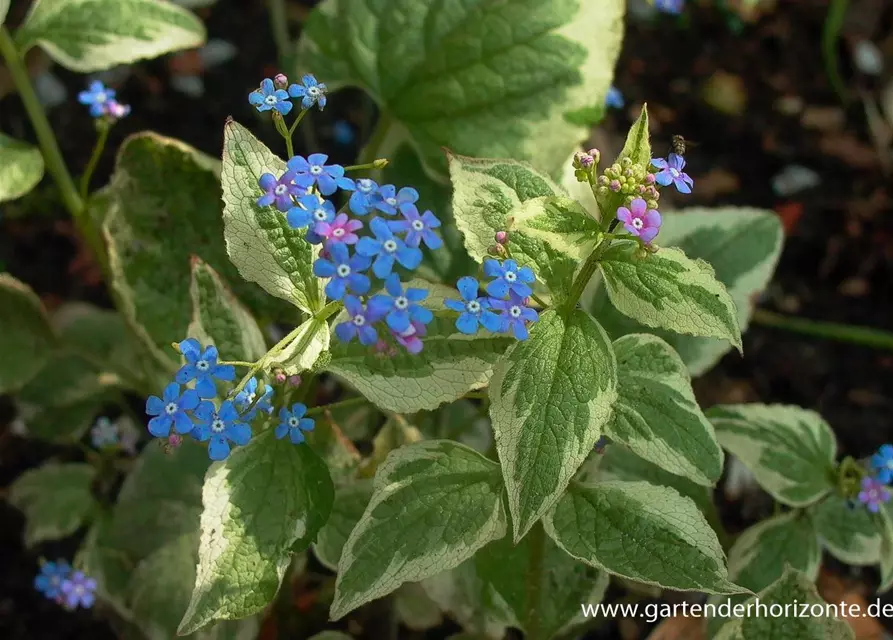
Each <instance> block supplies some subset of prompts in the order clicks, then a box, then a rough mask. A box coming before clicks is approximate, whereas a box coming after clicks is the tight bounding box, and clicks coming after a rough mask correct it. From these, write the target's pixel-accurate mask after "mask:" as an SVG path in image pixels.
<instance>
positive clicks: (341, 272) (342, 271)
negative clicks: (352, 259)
mask: <svg viewBox="0 0 893 640" xmlns="http://www.w3.org/2000/svg"><path fill="white" fill-rule="evenodd" d="M336 272H337V273H338V277H339V278H346V277H347V276H349V275H350V267H349V266H348V265H346V264H339V265H338V269H337V270H336Z"/></svg>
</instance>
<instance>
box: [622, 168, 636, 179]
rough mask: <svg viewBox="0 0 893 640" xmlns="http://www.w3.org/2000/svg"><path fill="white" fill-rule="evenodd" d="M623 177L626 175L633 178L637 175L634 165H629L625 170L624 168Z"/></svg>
mask: <svg viewBox="0 0 893 640" xmlns="http://www.w3.org/2000/svg"><path fill="white" fill-rule="evenodd" d="M623 177H624V178H633V177H635V171H633V168H632V167H627V168H626V169H624V170H623Z"/></svg>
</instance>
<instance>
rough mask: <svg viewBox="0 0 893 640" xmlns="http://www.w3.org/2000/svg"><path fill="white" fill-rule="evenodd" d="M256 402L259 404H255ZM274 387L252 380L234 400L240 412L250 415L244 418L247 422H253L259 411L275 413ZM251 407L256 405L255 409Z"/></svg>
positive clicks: (255, 379)
mask: <svg viewBox="0 0 893 640" xmlns="http://www.w3.org/2000/svg"><path fill="white" fill-rule="evenodd" d="M258 395H260V398H258ZM255 400H257V403H256V404H255ZM272 401H273V387H271V386H269V385H266V384H263V383H261V382H260V381H259V380H258V379H257V378H251V380H249V381H248V383H247V384H246V385H245V388H244V389H242V390H241V391H240V392H239V393H238V394H236V397H235V399H234V402H235V404H236V407H237V408H238V409H239V411H246V410H248V409H249V408H250V410H249V411H248V413H246V414H245V415H244V416H242V419H243V420H245V421H246V422H251V421H252V420H254V418H255V417H256V416H257V412H258V411H264V412H266V413H273V402H272ZM251 405H254V406H253V407H252V406H251Z"/></svg>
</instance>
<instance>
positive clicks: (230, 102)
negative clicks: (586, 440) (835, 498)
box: [0, 0, 893, 640]
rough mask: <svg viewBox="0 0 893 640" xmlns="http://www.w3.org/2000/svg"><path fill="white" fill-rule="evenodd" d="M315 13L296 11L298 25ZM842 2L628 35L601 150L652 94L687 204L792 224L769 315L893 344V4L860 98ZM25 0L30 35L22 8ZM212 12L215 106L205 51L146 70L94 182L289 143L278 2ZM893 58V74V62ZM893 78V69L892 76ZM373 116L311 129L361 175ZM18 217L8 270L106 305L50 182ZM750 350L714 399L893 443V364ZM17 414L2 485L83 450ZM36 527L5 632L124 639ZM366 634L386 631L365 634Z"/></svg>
mask: <svg viewBox="0 0 893 640" xmlns="http://www.w3.org/2000/svg"><path fill="white" fill-rule="evenodd" d="M312 4H313V3H312V2H306V3H297V2H292V3H291V9H292V13H291V18H292V20H293V22H294V23H295V24H293V25H292V26H293V27H294V28H295V29H297V28H298V24H299V23H300V21H301V19H302V17H303V16H304V15H306V9H307V6H309V5H312ZM690 4H694V3H693V2H692V3H690ZM700 4H701V5H709V4H711V3H709V2H702V3H700ZM827 4H828V3H827V2H822V1H806V0H799V1H794V0H791V1H786V2H779V3H777V7H776V8H775V9H774V10H772V11H770V12H768V13H767V14H766V15H764V16H763V17H761V18H759V19H758V20H757V21H756V22H755V23H754V24H745V25H743V26H740V25H739V26H740V28H737V27H736V25H731V26H730V23H729V21H728V18H727V16H725V15H724V13H723V12H722V11H720V10H717V9H715V8H714V9H711V8H709V7H706V6H700V7H697V8H696V7H691V10H690V11H689V13H688V15H687V16H685V17H683V18H680V19H678V20H677V19H674V18H669V17H662V18H661V19H660V20H657V21H654V22H632V21H630V22H628V25H627V33H626V39H625V44H624V51H623V54H622V56H621V59H620V62H619V64H618V71H617V77H616V81H615V84H616V85H617V86H618V87H619V88H620V89H621V91H622V92H623V93H624V95H625V97H626V100H627V105H629V106H628V107H627V108H625V109H623V110H621V111H616V112H612V113H611V114H610V115H609V117H608V118H607V119H606V120H605V122H604V123H603V124H602V125H601V127H600V128H599V131H598V137H597V139H598V140H599V141H600V142H605V141H606V148H610V147H613V148H614V149H615V150H616V149H619V148H620V145H621V144H622V137H623V136H624V135H625V131H626V129H627V127H628V126H629V124H630V123H631V121H632V119H633V118H634V117H635V115H636V111H637V108H636V106H635V105H638V104H641V103H642V102H643V101H645V100H646V99H647V101H648V103H649V113H650V114H651V117H652V127H653V129H652V134H653V136H654V140H655V143H654V144H655V149H656V150H658V151H659V150H660V148H659V145H660V144H662V143H661V141H662V140H665V141H666V144H667V146H669V139H670V136H671V135H673V134H682V135H684V136H685V137H686V138H688V139H690V140H692V141H694V142H695V143H697V144H696V145H693V146H690V148H689V150H688V153H687V155H686V158H687V160H688V163H689V165H688V170H689V172H690V173H691V174H692V176H693V177H694V179H695V184H696V186H697V187H698V188H696V190H695V193H694V195H693V196H691V197H690V198H689V199H688V200H686V201H685V205H686V206H689V205H697V206H701V205H704V206H718V205H747V206H754V207H761V208H767V209H774V210H775V211H777V212H778V214H779V215H780V216H781V218H782V221H783V222H784V225H785V230H786V239H785V241H786V242H785V248H784V253H783V255H782V258H781V261H780V264H779V267H778V271H777V274H776V276H775V280H774V282H773V284H772V286H771V287H770V289H769V291H768V292H767V293H766V294H765V295H764V296H763V298H762V299H761V301H760V302H759V304H760V306H761V307H762V308H765V309H768V310H774V311H780V312H782V313H792V314H796V315H799V316H802V317H806V318H812V319H817V320H825V321H834V322H843V323H851V324H856V325H863V326H870V327H877V328H883V329H888V330H890V329H893V322H891V318H893V296H891V295H890V294H891V293H893V291H891V283H893V241H891V240H893V216H891V215H890V213H891V211H890V209H891V207H890V203H891V188H890V186H891V181H890V175H889V173H888V172H887V171H886V169H887V167H886V166H885V162H884V161H882V160H881V155H880V154H879V153H878V151H877V149H876V146H875V139H874V137H873V135H872V133H871V130H870V128H869V126H868V123H867V120H866V115H865V108H864V106H863V104H862V102H861V96H876V95H877V92H878V90H879V89H880V88H881V87H882V86H883V83H881V82H880V81H879V80H878V79H875V78H872V77H870V76H866V75H864V74H862V73H860V72H859V71H858V70H857V69H856V68H855V67H854V66H853V65H852V63H851V60H852V55H851V52H852V45H853V44H854V43H855V42H857V41H859V40H861V39H867V40H872V41H874V42H876V43H877V44H878V45H879V46H881V47H882V48H883V47H884V46H887V49H886V50H887V51H890V48H889V41H890V38H889V36H888V34H889V33H891V26H893V7H889V6H887V7H886V8H884V7H883V6H882V4H881V3H879V2H876V1H875V0H864V1H863V2H856V1H854V2H852V3H851V9H850V13H849V14H848V20H847V23H846V25H845V28H844V34H843V38H842V39H841V41H840V43H839V44H838V47H837V53H838V57H839V59H840V60H841V63H842V74H843V80H844V87H845V93H844V95H845V97H846V98H847V101H846V102H845V103H844V102H842V101H841V98H840V97H839V96H838V95H837V93H835V91H834V89H833V88H832V85H831V84H830V83H829V81H828V76H827V74H826V71H825V69H824V66H823V64H822V62H821V57H820V55H821V54H820V52H821V34H822V28H823V24H824V20H825V17H826V11H827ZM13 5H14V6H13V13H12V14H11V22H12V23H13V24H15V22H16V21H17V20H18V19H20V17H21V15H22V12H21V9H22V8H23V7H21V4H19V5H16V3H13ZM201 13H202V15H203V17H204V18H205V19H206V22H207V26H208V31H209V36H210V38H214V39H217V38H219V39H222V40H225V41H228V42H230V43H232V44H233V45H235V46H236V48H237V49H238V54H237V55H236V56H235V57H234V58H232V59H231V60H229V61H227V62H225V63H223V64H221V65H219V66H214V67H211V68H208V69H204V70H203V71H202V74H201V77H202V79H203V81H204V85H205V88H206V93H205V94H204V95H203V96H202V97H200V98H190V97H187V96H186V95H184V94H182V93H180V92H178V91H176V90H175V89H174V88H173V86H172V82H171V80H172V78H173V76H174V75H176V74H177V73H179V72H181V71H182V70H183V69H184V68H189V67H190V65H192V64H194V57H193V58H190V57H189V56H188V55H187V56H178V57H176V58H170V57H169V58H167V59H164V60H158V61H153V62H149V63H145V64H140V65H138V66H136V67H134V68H133V69H132V73H131V75H130V76H129V77H128V78H127V80H126V81H125V82H124V84H123V85H122V86H120V87H119V95H120V97H121V98H122V100H123V101H125V102H128V103H130V104H132V105H133V107H134V109H133V114H132V115H131V116H130V117H129V118H127V119H126V120H124V121H123V122H122V123H121V124H119V125H118V126H116V127H115V128H114V130H113V132H112V136H111V141H110V143H109V145H108V147H107V148H106V151H105V153H104V154H103V157H102V159H101V161H100V164H99V168H98V171H97V174H96V177H95V178H94V184H96V185H99V184H103V183H104V182H105V180H106V179H107V178H108V175H109V173H110V171H111V168H112V165H113V162H114V153H115V149H116V148H117V147H118V146H119V145H120V143H121V141H122V140H123V138H124V137H125V136H127V135H128V134H130V133H133V132H136V131H141V130H144V129H150V130H154V131H157V132H159V133H162V134H164V135H168V136H171V137H174V138H179V139H182V140H184V141H185V142H187V143H189V144H191V145H193V146H195V147H197V148H198V149H200V150H202V151H204V152H206V153H208V154H211V155H215V156H217V155H219V153H220V147H221V139H222V135H221V134H222V126H223V122H224V120H225V118H226V117H227V116H230V115H232V116H233V117H234V118H236V119H237V120H239V121H241V122H243V123H245V124H246V125H249V126H252V128H253V130H255V131H256V132H258V133H259V135H260V136H261V137H262V138H263V139H265V141H266V142H268V143H269V144H271V145H272V144H275V143H276V134H275V132H274V131H273V129H272V128H271V127H263V126H261V125H260V122H259V120H258V119H257V117H256V115H255V114H254V113H253V109H252V108H251V107H250V106H249V105H248V103H247V101H246V96H247V93H248V92H249V91H250V90H251V89H252V88H253V87H254V86H255V85H256V83H257V81H258V79H259V78H262V77H266V76H271V75H273V74H274V73H275V72H276V71H277V69H276V66H275V64H274V60H275V57H276V54H275V47H274V44H273V41H272V38H271V37H270V36H269V35H268V30H267V15H266V11H265V3H263V2H259V1H258V2H242V1H238V2H237V1H235V0H220V2H219V3H218V4H217V5H215V6H214V7H212V8H210V9H207V10H202V12H201ZM246 25H253V26H252V28H246ZM885 38H886V41H885ZM887 63H888V65H890V64H893V55H890V56H888V57H887ZM53 73H54V74H56V76H57V77H58V78H59V79H60V80H61V81H62V82H63V84H64V85H65V86H66V88H67V90H68V101H67V103H66V104H64V105H62V106H59V107H56V108H55V109H53V110H52V111H51V113H50V119H51V121H52V124H53V126H54V129H55V130H56V131H64V132H65V134H64V135H63V136H62V137H61V139H60V144H61V146H62V151H63V154H64V155H65V157H66V159H67V160H68V162H69V164H70V166H72V167H74V168H75V170H76V171H77V170H80V169H82V168H83V167H84V166H85V164H86V161H87V157H88V155H89V152H90V149H91V147H92V143H93V135H94V134H93V132H92V128H91V125H90V122H89V119H88V117H87V115H86V114H85V113H84V110H83V109H82V108H81V107H80V106H79V105H77V104H76V99H75V98H76V94H77V91H79V90H80V88H81V85H82V83H83V78H82V77H80V76H77V75H75V74H71V73H68V72H66V71H64V70H63V69H60V68H53ZM890 77H893V73H890V71H889V70H888V71H887V78H888V79H889V78H890ZM705 87H714V90H713V94H715V95H718V96H719V97H718V98H717V97H714V98H709V99H710V100H711V101H712V102H717V101H721V102H723V104H725V105H726V109H727V110H729V111H730V112H728V113H723V112H721V111H719V110H717V108H715V106H711V105H710V104H708V102H707V101H705ZM716 87H719V89H716ZM0 105H2V106H0V128H3V129H4V130H5V131H19V130H21V129H22V127H23V124H22V123H23V122H24V121H25V120H24V116H23V112H22V109H21V106H20V104H19V103H18V100H17V99H16V98H15V97H6V98H4V99H2V102H0ZM367 112H368V107H367V103H366V100H365V98H363V97H362V95H361V94H360V93H358V92H347V93H343V94H339V95H337V96H335V97H334V99H331V100H330V106H329V107H328V108H327V109H326V111H325V112H323V113H322V114H314V116H313V118H314V121H313V125H314V130H315V131H316V136H317V138H318V140H317V142H318V144H319V148H321V149H323V150H324V151H326V152H328V153H329V154H330V155H331V156H332V157H333V158H334V159H335V160H337V161H342V162H346V163H347V162H349V161H350V160H351V159H352V158H353V157H355V155H356V151H357V149H358V145H357V144H356V143H353V144H343V143H337V142H336V141H335V135H334V129H333V125H334V123H335V122H336V121H339V120H346V121H348V122H350V123H351V125H352V127H353V129H354V130H355V131H359V130H361V129H363V124H364V123H363V118H364V114H365V113H367ZM25 130H26V131H27V129H25ZM298 146H299V148H300V146H301V145H300V143H299V145H298ZM886 153H887V154H888V157H889V152H886ZM790 165H802V166H804V167H808V168H809V169H811V170H812V171H815V172H816V173H817V175H818V177H819V182H818V184H817V185H815V186H812V187H810V188H808V189H805V190H802V191H799V192H797V193H793V194H790V195H787V196H785V197H782V196H779V195H777V194H776V192H774V191H773V188H772V179H773V178H774V177H775V176H777V175H778V174H779V173H781V172H782V171H783V170H784V169H785V168H786V167H789V166H790ZM676 204H677V205H681V201H677V202H676ZM0 214H2V215H0V268H5V269H7V270H9V271H10V272H11V273H12V274H13V275H14V276H16V277H18V278H20V279H22V280H23V281H25V282H27V283H28V284H30V285H31V286H32V287H33V288H34V289H35V290H36V291H37V292H38V293H39V294H40V295H41V296H42V297H43V298H44V300H45V302H46V303H47V304H48V305H50V306H53V305H55V304H58V302H60V301H64V300H72V299H87V300H91V301H94V302H97V303H100V304H104V303H107V301H108V296H107V294H106V293H105V291H104V290H103V288H102V286H101V284H100V283H99V282H98V281H97V280H96V278H95V270H94V269H91V268H90V265H89V262H88V261H85V260H84V258H83V255H82V253H81V252H80V250H79V245H78V242H77V240H76V238H75V236H74V234H73V233H72V232H71V225H70V224H69V223H68V222H67V221H66V219H65V215H64V211H63V210H62V208H61V206H59V204H58V201H57V198H56V196H55V194H54V191H53V188H52V185H51V183H50V181H49V180H46V181H44V182H43V183H42V185H41V187H40V189H39V193H38V194H37V195H34V196H30V197H29V198H27V199H25V200H23V201H21V202H20V203H14V204H10V205H7V206H6V207H3V208H2V209H0ZM25 214H28V215H27V217H25ZM744 347H745V349H744V350H745V354H746V357H745V358H741V357H740V356H738V355H737V354H734V353H733V354H729V355H728V356H726V357H725V358H724V359H723V360H722V362H721V363H720V365H719V366H717V367H716V368H715V369H714V370H713V371H711V372H710V373H709V374H708V375H706V376H705V377H704V378H702V379H701V380H699V381H698V383H697V389H698V392H699V395H700V396H701V399H702V401H703V403H704V404H706V405H710V404H715V403H719V402H743V401H761V402H780V403H790V404H797V405H801V406H804V407H808V408H812V409H815V410H817V411H819V412H820V413H821V414H822V415H823V416H824V417H825V418H826V419H827V421H828V422H829V423H830V424H831V425H832V426H833V428H834V430H835V432H836V434H837V437H838V440H839V442H840V453H841V455H853V456H856V457H863V456H866V455H869V454H871V453H872V451H873V450H875V449H876V448H877V447H878V446H879V445H881V444H883V443H885V442H889V441H891V439H893V421H891V418H890V416H891V415H893V407H891V404H893V352H889V351H887V352H885V351H880V350H872V349H870V348H867V347H861V346H857V345H850V344H843V343H836V342H830V341H822V340H819V339H817V338H810V337H803V336H799V335H796V334H793V333H789V332H784V331H781V330H779V329H772V328H768V327H764V326H761V325H760V324H758V323H755V324H754V325H753V326H752V327H751V329H750V331H749V332H748V333H747V334H746V336H745V340H744ZM12 417H13V415H12V408H11V404H10V403H9V402H8V401H3V399H2V398H0V425H2V431H0V487H6V486H8V484H9V483H10V482H11V481H12V480H13V479H14V478H15V477H16V476H17V475H18V474H20V473H21V472H23V471H25V470H26V469H29V468H31V467H34V466H36V465H38V464H40V463H41V462H42V461H44V460H45V459H47V458H48V457H50V456H54V455H55V456H63V457H65V458H69V459H76V458H77V456H78V455H79V454H78V453H77V452H72V451H66V450H60V449H59V448H58V447H53V446H49V445H46V444H42V443H39V442H35V441H33V440H24V439H22V438H20V437H18V436H16V435H14V434H13V433H12V432H11V431H10V430H9V424H10V421H11V419H12ZM717 501H718V505H719V507H720V513H721V514H722V518H723V522H724V525H725V526H726V527H727V528H728V530H729V532H730V533H733V534H734V533H736V532H738V531H740V530H741V529H743V528H744V527H746V526H747V525H748V524H750V523H751V522H753V520H754V519H755V518H758V517H761V516H764V515H766V512H765V510H766V509H769V508H770V505H769V504H768V503H766V502H763V501H760V500H759V499H752V502H753V503H752V504H742V503H740V502H733V501H730V500H728V499H726V498H725V497H724V495H723V492H722V491H721V490H720V491H717ZM22 529H23V519H22V517H21V515H20V514H19V513H18V512H17V511H16V510H14V509H12V508H11V507H9V506H8V505H7V504H6V503H5V502H0V566H2V567H3V572H2V576H0V636H2V637H4V638H9V639H10V640H19V639H22V640H24V639H25V638H28V639H29V640H40V639H42V638H47V639H49V638H53V639H54V640H61V639H63V638H88V637H89V638H96V639H102V638H112V637H114V634H113V633H112V631H111V628H110V627H109V626H108V625H107V624H106V623H104V622H103V621H102V620H101V619H99V618H97V617H96V616H94V615H93V613H91V612H77V613H67V612H64V611H62V610H61V609H60V608H59V607H57V606H56V605H54V604H53V603H50V602H48V601H46V600H45V599H43V598H42V597H41V596H40V595H39V594H37V593H36V592H35V591H34V590H33V587H32V580H33V577H34V575H35V573H36V572H37V567H38V564H37V563H38V558H39V557H41V556H43V557H46V558H50V559H52V558H55V557H69V558H70V557H71V555H72V553H73V551H74V550H75V549H76V548H77V544H78V538H77V536H75V537H72V538H71V539H68V540H63V541H60V542H57V543H49V544H45V545H40V546H39V547H38V548H37V549H36V550H26V549H24V548H23V545H22V542H21V540H22ZM826 570H827V571H828V572H829V573H830V574H831V575H837V576H845V577H846V578H847V579H855V581H856V583H857V584H861V585H863V586H864V587H865V589H863V591H867V590H870V587H871V585H873V584H875V580H876V576H875V575H874V570H873V569H865V570H850V569H848V568H845V567H841V566H840V565H838V564H836V563H833V562H830V561H829V562H828V563H826ZM299 596H300V594H299ZM301 597H303V598H304V599H303V600H301ZM301 597H298V596H296V598H295V601H296V603H300V602H305V604H306V600H307V598H306V594H305V596H301ZM311 599H312V598H311ZM299 608H300V607H299ZM289 617H291V616H289ZM321 623H322V619H320V624H321ZM289 628H291V629H292V631H294V628H293V627H290V625H289V624H284V625H280V626H279V628H278V629H274V628H272V627H270V626H266V627H265V631H264V634H263V637H264V638H274V637H283V638H284V637H304V636H303V635H293V633H289V631H288V629H289ZM373 628H374V627H373ZM379 631H380V630H379ZM403 631H404V632H405V633H402V634H401V636H400V637H401V638H404V637H405V638H410V637H415V638H419V637H428V638H435V637H437V638H443V637H446V635H448V634H449V633H453V632H455V631H456V629H455V627H450V628H446V627H444V628H441V629H438V630H434V631H432V632H429V633H428V634H427V635H426V634H415V633H411V632H408V630H405V629H404V630H403ZM646 631H647V630H646V629H645V628H639V627H636V626H635V624H633V625H629V624H626V623H623V624H620V623H616V624H615V625H614V626H612V627H611V628H608V629H604V630H600V631H598V632H593V633H591V634H590V635H588V636H586V637H587V638H615V637H622V638H629V639H632V638H641V637H644V635H645V634H646ZM364 637H369V638H372V637H381V636H380V635H378V631H376V632H372V631H371V629H370V628H367V630H366V634H365V635H364Z"/></svg>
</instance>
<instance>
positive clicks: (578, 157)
mask: <svg viewBox="0 0 893 640" xmlns="http://www.w3.org/2000/svg"><path fill="white" fill-rule="evenodd" d="M594 164H595V158H593V157H592V156H591V155H589V154H588V153H584V152H582V151H577V153H575V154H574V168H576V169H589V168H590V167H591V166H592V165H594Z"/></svg>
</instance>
